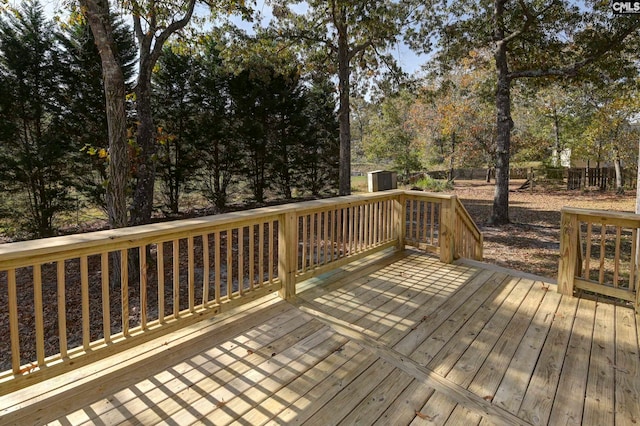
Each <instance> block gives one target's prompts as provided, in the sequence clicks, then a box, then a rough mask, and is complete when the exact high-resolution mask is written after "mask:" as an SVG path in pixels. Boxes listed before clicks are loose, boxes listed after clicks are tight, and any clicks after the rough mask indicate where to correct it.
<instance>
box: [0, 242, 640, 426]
mask: <svg viewBox="0 0 640 426" xmlns="http://www.w3.org/2000/svg"><path fill="white" fill-rule="evenodd" d="M300 288H301V289H305V291H303V292H301V293H299V295H298V299H297V301H295V303H293V304H291V303H287V302H283V301H280V300H279V299H277V298H276V297H275V296H271V299H269V300H268V302H260V301H256V302H254V303H253V304H252V305H249V306H248V307H246V308H244V309H243V308H240V309H238V310H237V311H236V312H232V313H228V314H225V315H226V316H224V317H221V318H220V319H218V320H216V321H210V322H203V323H202V324H200V325H196V326H194V327H192V328H190V329H189V330H185V331H183V332H181V333H177V334H176V335H175V336H174V335H169V336H167V337H166V339H165V342H162V340H159V341H158V342H155V346H154V343H153V342H149V343H148V344H145V345H142V346H141V348H140V353H139V354H132V352H130V351H129V352H126V353H123V354H122V355H114V357H113V359H111V360H109V361H107V360H105V362H103V363H101V364H98V363H97V364H95V365H90V366H86V367H83V368H81V369H79V371H77V372H74V373H73V374H70V375H66V376H65V378H62V377H61V378H57V379H54V380H52V381H51V382H50V383H52V384H53V387H51V389H48V388H47V382H44V383H43V385H42V386H34V387H31V388H27V389H25V391H24V393H22V394H20V395H18V394H9V395H5V396H4V397H2V398H0V423H1V424H42V423H49V424H59V425H70V424H73V425H78V424H109V425H111V424H126V425H131V424H141V425H147V424H172V425H175V424H180V425H183V424H185V425H187V424H196V423H198V424H202V423H205V424H207V423H208V424H216V425H218V424H220V425H222V424H247V425H248V424H251V425H262V424H269V425H280V424H285V423H288V424H290V423H299V424H302V423H304V424H310V425H313V424H319V425H325V424H345V425H349V424H362V425H367V424H377V425H388V424H393V425H406V424H427V423H428V424H442V425H459V424H464V425H476V424H522V425H525V424H584V425H598V426H599V425H607V424H617V425H626V424H633V423H634V422H638V421H640V419H638V413H639V411H640V405H639V404H640V402H639V401H640V355H639V354H640V350H639V343H638V332H639V330H638V326H637V324H638V321H637V318H636V315H635V314H634V312H633V310H632V309H630V308H627V307H624V306H616V305H613V304H611V303H610V302H609V301H605V300H597V301H594V300H588V299H578V298H570V297H566V296H561V295H560V294H558V293H556V292H555V286H553V285H550V284H549V283H545V282H544V281H542V280H539V279H537V278H535V277H531V276H524V275H523V274H518V273H516V272H514V273H513V274H511V273H510V272H509V271H508V270H504V269H501V268H496V267H491V266H486V267H485V265H482V264H480V263H478V262H476V263H473V262H470V263H464V262H463V263H460V264H452V265H444V264H442V263H439V261H438V260H437V259H436V258H435V257H434V256H431V255H427V254H423V253H420V252H417V251H414V250H407V251H405V252H403V253H396V254H392V255H384V254H377V255H376V256H375V261H374V262H373V263H371V262H367V261H366V259H365V260H359V261H358V262H357V263H354V264H352V265H347V266H345V267H344V268H343V269H341V270H338V271H332V272H331V273H330V274H326V275H323V276H317V277H314V278H312V279H310V280H309V281H307V282H305V283H303V284H302V285H301V286H300ZM163 343H166V345H165V344H163ZM83 372H84V375H83ZM92 375H93V376H94V378H93V379H92V378H91V376H92ZM70 378H72V380H76V381H77V383H76V384H73V383H71V382H69V379H70ZM65 380H66V382H65Z"/></svg>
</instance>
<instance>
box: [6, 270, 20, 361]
mask: <svg viewBox="0 0 640 426" xmlns="http://www.w3.org/2000/svg"><path fill="white" fill-rule="evenodd" d="M7 286H8V296H9V335H10V336H11V369H12V370H13V374H19V373H20V327H19V322H18V291H17V285H16V270H15V269H13V268H11V269H9V270H8V271H7Z"/></svg>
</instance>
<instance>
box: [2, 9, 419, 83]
mask: <svg viewBox="0 0 640 426" xmlns="http://www.w3.org/2000/svg"><path fill="white" fill-rule="evenodd" d="M41 2H42V5H43V6H44V9H45V12H46V13H47V15H49V16H53V15H54V14H55V13H56V12H60V11H63V10H64V3H63V1H62V0H49V1H47V0H41ZM20 3H21V1H18V0H9V4H11V5H12V6H13V7H17V6H18V5H19V4H20ZM256 10H258V11H259V12H260V14H261V15H262V16H263V22H264V23H265V25H266V24H267V23H268V22H269V20H270V19H272V17H273V16H272V14H271V8H270V6H268V5H267V4H265V1H264V0H258V4H257V6H256ZM294 10H295V11H296V12H303V11H304V6H298V7H297V8H296V7H294ZM233 22H234V23H235V24H236V25H237V26H239V27H240V28H243V29H245V30H247V31H250V30H251V26H252V24H251V23H249V22H246V21H243V20H242V19H241V18H239V17H237V18H234V19H233ZM390 53H391V54H392V55H393V56H394V57H395V58H396V60H397V61H398V65H399V66H400V67H401V68H402V69H403V70H404V71H405V72H406V73H408V74H415V73H416V72H419V71H420V69H421V66H422V64H424V63H425V61H426V56H425V55H419V54H417V53H415V52H414V51H412V50H411V49H410V48H409V47H408V46H407V45H406V44H404V43H398V44H397V45H396V46H395V48H393V49H391V50H390Z"/></svg>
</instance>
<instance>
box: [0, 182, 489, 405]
mask: <svg viewBox="0 0 640 426" xmlns="http://www.w3.org/2000/svg"><path fill="white" fill-rule="evenodd" d="M405 243H406V244H409V245H414V246H418V247H422V248H425V249H429V250H432V251H434V252H436V253H438V254H439V256H440V259H441V260H442V261H444V262H452V261H453V260H454V259H455V258H458V257H470V258H474V259H481V258H482V234H481V233H480V232H479V230H478V228H477V227H476V225H475V224H474V223H473V221H472V220H471V218H470V217H469V215H468V213H467V211H466V210H465V209H464V207H463V206H462V204H461V203H460V202H459V201H458V199H457V198H456V196H454V195H442V194H429V193H424V192H414V191H399V190H395V191H386V192H378V193H374V194H367V195H358V196H348V197H339V198H332V199H324V200H316V201H309V202H303V203H295V204H288V205H282V206H276V207H268V208H261V209H254V210H248V211H243V212H236V213H228V214H222V215H218V216H210V217H203V218H197V219H189V220H181V221H174V222H165V223H158V224H152V225H144V226H138V227H132V228H124V229H117V230H109V231H101V232H93V233H87V234H79V235H73V236H66V237H56V238H49V239H42V240H34V241H26V242H19V243H10V244H4V245H0V289H3V290H5V291H6V293H5V294H3V295H2V300H4V301H6V303H5V304H4V305H5V306H4V309H5V310H4V311H0V316H3V317H5V318H7V319H8V321H3V323H2V324H0V327H6V328H5V330H2V331H3V332H5V335H10V342H6V345H8V347H5V348H4V351H3V352H4V353H6V354H10V356H9V359H0V361H2V362H4V364H3V365H4V366H5V368H8V370H7V371H6V372H4V373H0V384H2V387H1V389H2V391H1V393H7V392H10V391H12V390H15V389H17V388H20V387H23V386H26V385H27V384H30V383H33V382H35V381H40V380H44V379H46V378H48V377H51V376H53V375H57V374H61V373H63V372H65V371H68V370H71V369H73V368H76V367H77V366H80V365H85V364H87V363H89V362H92V361H95V360H97V359H101V358H104V357H106V356H109V355H111V354H113V353H114V352H117V351H121V350H124V349H126V348H129V347H131V346H133V345H138V344H140V343H142V342H144V341H146V340H149V339H151V338H155V337H158V336H160V335H162V334H166V333H168V332H170V331H173V330H175V329H177V328H181V327H185V326H188V325H189V324H192V323H194V322H196V321H200V320H202V319H204V318H208V317H211V316H215V315H216V314H218V313H220V312H222V311H225V310H228V309H231V308H233V307H236V306H238V305H241V304H244V303H247V302H249V301H251V300H254V299H256V298H259V297H261V296H263V295H266V294H268V293H270V292H273V291H279V293H280V295H281V296H282V297H283V298H285V299H289V298H291V297H293V296H294V295H295V292H296V283H297V282H300V281H302V280H304V279H307V278H310V277H312V276H315V275H318V274H321V273H323V272H325V271H328V270H330V269H334V268H337V267H340V266H341V265H344V264H346V263H348V262H351V261H353V260H355V259H358V258H361V257H363V256H366V255H369V254H371V253H373V252H376V251H379V250H384V249H386V248H389V247H397V248H398V249H400V248H403V247H404V246H405ZM45 318H47V319H48V321H45ZM26 336H29V337H28V338H26ZM52 348H53V349H52Z"/></svg>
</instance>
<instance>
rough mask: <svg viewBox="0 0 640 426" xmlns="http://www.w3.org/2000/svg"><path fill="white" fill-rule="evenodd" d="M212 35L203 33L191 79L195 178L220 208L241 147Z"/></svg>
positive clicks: (224, 71) (235, 171)
mask: <svg viewBox="0 0 640 426" xmlns="http://www.w3.org/2000/svg"><path fill="white" fill-rule="evenodd" d="M216 45H217V40H216V38H215V37H212V36H209V37H206V38H205V40H204V41H203V46H202V54H201V55H199V56H198V57H197V64H196V70H197V73H198V77H197V78H196V79H195V81H194V99H193V101H194V103H195V104H196V105H198V110H197V112H196V115H195V123H194V125H195V128H196V129H197V132H196V139H197V143H196V145H197V146H198V148H199V154H200V162H201V166H202V167H201V168H200V170H199V175H198V178H199V179H200V181H201V184H202V189H203V192H204V194H205V196H206V197H207V198H208V199H209V200H211V201H212V202H213V204H214V205H215V206H216V208H217V209H218V210H219V211H222V210H224V208H225V207H226V205H227V201H228V198H229V195H228V192H229V187H230V186H231V185H232V184H233V181H234V178H236V177H237V176H238V175H239V171H240V169H241V147H240V143H239V141H238V140H236V139H235V138H234V132H235V126H234V124H233V123H234V121H233V116H232V110H231V94H230V88H229V84H230V80H231V77H232V74H231V72H230V71H229V70H228V69H227V68H226V67H225V66H224V65H223V62H222V59H221V58H220V51H219V50H218V48H217V47H216Z"/></svg>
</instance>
